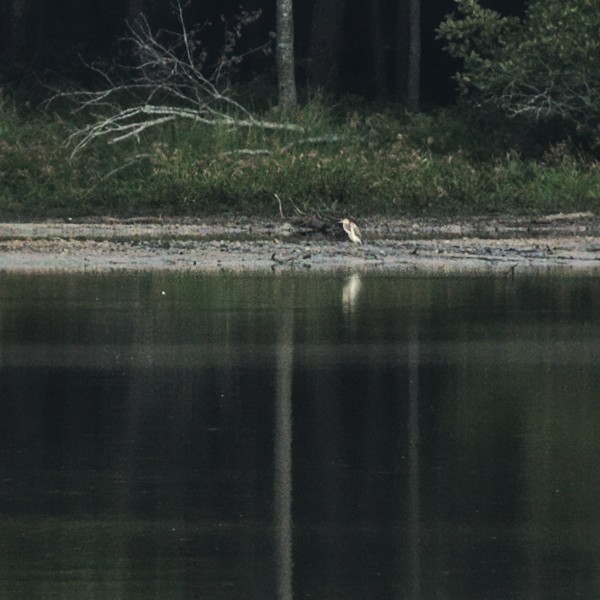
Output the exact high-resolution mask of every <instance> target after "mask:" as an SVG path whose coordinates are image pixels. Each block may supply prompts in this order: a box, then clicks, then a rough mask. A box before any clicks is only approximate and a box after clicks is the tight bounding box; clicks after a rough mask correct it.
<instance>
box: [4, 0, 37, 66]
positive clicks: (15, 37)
mask: <svg viewBox="0 0 600 600" xmlns="http://www.w3.org/2000/svg"><path fill="white" fill-rule="evenodd" d="M31 7H32V0H12V1H8V2H7V3H6V4H5V5H4V7H3V10H2V37H3V49H2V50H3V52H2V54H3V62H4V64H5V70H8V71H12V72H13V73H15V72H19V71H21V70H23V69H24V67H25V64H26V63H27V61H28V60H29V59H30V58H31V54H32V52H31V48H30V47H29V48H28V47H27V40H28V37H29V36H28V35H27V21H28V19H29V16H30V14H31Z"/></svg>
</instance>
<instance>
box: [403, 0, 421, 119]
mask: <svg viewBox="0 0 600 600" xmlns="http://www.w3.org/2000/svg"><path fill="white" fill-rule="evenodd" d="M408 29H409V35H410V40H409V46H408V93H407V97H406V104H407V108H408V110H409V111H411V112H418V111H419V104H420V101H421V0H409V4H408Z"/></svg>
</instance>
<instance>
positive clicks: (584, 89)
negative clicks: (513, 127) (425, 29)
mask: <svg viewBox="0 0 600 600" xmlns="http://www.w3.org/2000/svg"><path fill="white" fill-rule="evenodd" d="M455 1H456V4H457V8H458V14H453V15H449V16H448V17H447V18H446V20H445V21H444V22H443V23H442V24H441V25H440V27H439V29H438V35H439V38H441V39H443V40H445V42H446V49H447V50H448V52H449V53H450V54H451V55H452V56H454V57H456V58H460V59H462V61H463V69H462V71H461V72H460V73H458V74H457V75H456V79H457V82H458V84H459V88H460V90H461V91H462V92H463V93H469V92H473V91H475V92H477V94H478V96H477V98H478V100H483V101H484V102H487V103H488V104H490V105H492V106H495V107H498V108H501V109H502V110H504V111H506V112H507V113H508V114H510V115H520V116H523V117H524V118H526V119H528V120H532V121H537V120H544V121H549V120H552V119H559V120H563V121H566V122H570V123H573V124H574V125H575V126H577V127H579V128H580V130H581V129H583V130H586V131H595V133H596V134H597V132H598V129H597V124H598V121H599V117H600V37H599V35H598V32H600V11H599V10H598V3H597V1H596V0H531V1H530V3H529V5H528V8H527V11H526V14H525V16H524V18H523V19H522V20H519V19H516V18H514V17H501V16H500V15H499V14H498V13H496V12H495V11H493V10H489V9H485V8H483V7H481V6H480V5H479V3H478V2H477V1H476V0H455Z"/></svg>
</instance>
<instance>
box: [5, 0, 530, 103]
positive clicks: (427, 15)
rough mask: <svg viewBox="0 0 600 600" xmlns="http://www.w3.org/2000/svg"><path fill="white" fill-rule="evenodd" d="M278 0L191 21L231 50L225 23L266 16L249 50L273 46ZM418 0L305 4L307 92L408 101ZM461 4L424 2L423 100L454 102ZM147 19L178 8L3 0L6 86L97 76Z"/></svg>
mask: <svg viewBox="0 0 600 600" xmlns="http://www.w3.org/2000/svg"><path fill="white" fill-rule="evenodd" d="M275 4H276V3H275V0H247V1H245V2H240V0H190V1H189V2H188V3H187V5H186V19H187V21H188V22H189V23H191V24H203V23H212V26H210V27H206V28H205V30H204V36H203V41H204V43H205V44H206V45H207V47H208V48H209V49H211V50H212V51H213V52H218V51H219V50H220V48H221V47H222V45H223V28H224V23H223V21H222V17H221V15H223V17H224V18H225V20H226V21H227V22H229V23H231V22H233V21H234V20H235V18H236V16H237V15H240V14H241V13H242V12H243V11H256V10H260V11H261V13H262V14H261V17H260V19H258V20H257V21H256V22H254V23H253V24H252V25H249V26H248V27H246V28H245V29H244V31H243V36H242V39H241V40H240V45H241V47H246V48H251V47H257V46H260V45H262V44H264V43H265V41H267V40H268V39H269V36H270V35H272V32H274V30H275ZM408 4H409V0H302V1H296V2H295V6H294V19H295V50H296V64H297V69H296V70H297V78H298V83H299V85H300V87H301V88H304V89H306V88H307V87H311V86H312V87H314V88H317V89H322V90H326V91H328V92H334V93H341V94H356V95H359V96H362V97H365V98H368V99H374V98H381V99H393V100H400V101H402V100H403V98H404V97H405V95H406V85H407V79H406V78H407V63H408V40H409V30H408ZM485 4H486V6H489V7H490V8H494V9H496V10H498V11H499V12H500V13H501V14H503V15H509V14H515V15H519V14H521V13H522V12H523V10H524V5H525V1H524V0H493V1H490V2H487V3H485ZM454 7H455V6H454V2H453V0H424V1H423V2H421V47H422V50H421V78H420V79H421V100H422V102H423V103H424V104H426V105H427V104H434V105H445V104H448V103H449V102H451V101H452V100H453V99H454V98H455V85H454V82H453V80H452V75H453V73H454V72H455V71H456V70H457V68H459V65H458V64H457V62H456V61H454V60H452V58H451V57H450V56H449V55H448V54H447V53H445V52H444V51H443V43H442V42H441V41H439V40H436V28H437V27H438V26H439V24H440V22H441V21H442V19H443V18H444V16H445V15H446V14H448V13H449V12H452V11H453V9H454ZM140 12H143V13H144V14H145V15H147V17H148V19H149V21H150V23H151V25H152V27H153V28H159V27H167V28H168V27H174V26H175V24H174V23H173V13H172V6H171V2H170V0H104V1H102V2H98V1H97V0H1V2H0V24H1V35H0V57H1V70H0V78H1V81H2V82H3V83H13V84H15V83H16V84H26V85H31V84H34V83H36V82H37V81H40V80H46V81H47V80H48V79H56V78H60V77H63V76H65V77H68V78H70V79H74V80H75V81H79V82H80V81H81V80H82V79H84V78H85V77H87V76H89V72H88V71H87V70H86V69H85V68H84V67H83V63H82V61H81V58H80V57H83V58H84V59H85V60H86V61H92V60H98V59H100V60H103V61H110V60H113V59H115V57H116V56H118V54H119V53H120V52H122V47H121V45H120V44H119V43H118V41H119V39H120V38H122V37H123V35H124V34H125V33H126V25H125V23H126V20H127V19H129V20H131V19H134V18H135V16H136V15H138V14H139V13H140ZM274 62H275V61H274V57H273V55H270V56H267V57H265V56H264V55H256V56H254V57H252V58H250V59H248V60H246V61H245V62H244V64H243V65H242V67H241V70H240V76H241V77H246V78H249V77H257V76H262V77H264V78H265V81H266V82H269V80H270V79H271V78H272V79H273V80H274V78H275V67H274Z"/></svg>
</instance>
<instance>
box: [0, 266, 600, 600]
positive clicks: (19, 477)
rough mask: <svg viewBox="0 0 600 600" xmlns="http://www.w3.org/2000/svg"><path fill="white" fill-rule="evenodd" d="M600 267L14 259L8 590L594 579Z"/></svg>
mask: <svg viewBox="0 0 600 600" xmlns="http://www.w3.org/2000/svg"><path fill="white" fill-rule="evenodd" d="M599 566H600V281H598V280H597V279H591V278H588V279H578V278H567V279H551V278H535V279H518V278H517V279H515V280H513V281H511V280H508V279H487V278H454V279H451V278H445V279H429V278H421V279H419V278H415V279H410V278H394V277H383V276H380V277H362V279H361V278H359V277H358V276H353V277H348V276H337V277H331V276H309V275H305V276H291V275H285V276H284V275H281V276H279V275H277V276H275V275H274V276H258V277H257V276H232V275H219V276H199V275H198V276H196V275H194V276H190V275H173V274H170V275H167V274H145V275H141V276H138V275H135V276H134V275H110V276H109V275H105V276H99V275H77V276H37V277H31V276H8V275H1V276H0V598H2V599H13V598H19V599H21V598H22V599H28V600H29V599H37V598H40V599H61V600H63V599H66V600H69V599H77V600H81V599H84V600H85V599H88V598H90V599H91V598H94V599H110V600H114V599H120V598H122V599H127V600H130V599H133V600H135V599H148V598H161V599H162V598H168V599H179V598H185V599H188V598H194V599H195V598H209V599H212V598H223V599H238V598H239V599H242V598H243V599H254V598H257V599H262V598H266V599H268V598H286V599H287V598H292V597H294V598H322V599H334V598H344V599H346V598H348V599H369V598H375V599H388V598H390V599H391V598H399V599H409V598H410V599H437V598H448V599H458V600H462V599H483V598H486V599H487V598H490V599H498V600H504V599H511V598H519V599H521V598H523V599H538V598H539V599H540V600H548V599H553V598H556V599H563V598H565V599H566V598H585V599H597V598H600V568H599Z"/></svg>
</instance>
